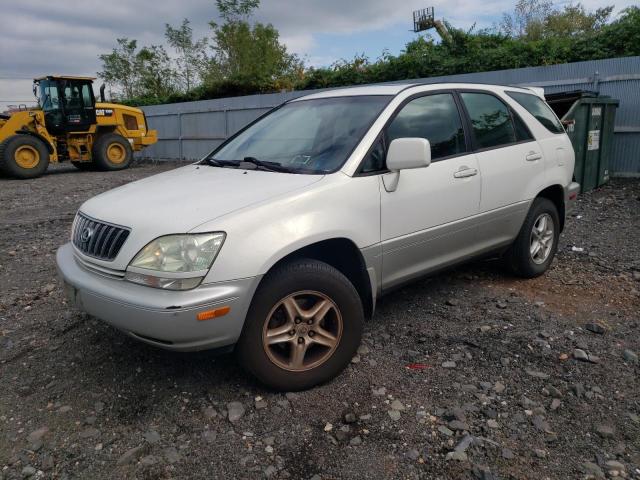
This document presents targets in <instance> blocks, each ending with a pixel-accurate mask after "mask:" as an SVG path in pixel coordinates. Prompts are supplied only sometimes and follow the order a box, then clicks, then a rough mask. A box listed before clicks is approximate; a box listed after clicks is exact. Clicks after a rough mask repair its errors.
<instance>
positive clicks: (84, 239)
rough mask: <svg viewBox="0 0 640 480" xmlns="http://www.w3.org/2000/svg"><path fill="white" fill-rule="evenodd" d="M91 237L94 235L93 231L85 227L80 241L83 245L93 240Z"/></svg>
mask: <svg viewBox="0 0 640 480" xmlns="http://www.w3.org/2000/svg"><path fill="white" fill-rule="evenodd" d="M91 235H93V229H92V228H90V227H84V228H83V229H82V233H81V234H80V240H81V241H82V243H86V242H88V241H89V240H90V239H91Z"/></svg>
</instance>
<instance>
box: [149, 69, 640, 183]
mask: <svg viewBox="0 0 640 480" xmlns="http://www.w3.org/2000/svg"><path fill="white" fill-rule="evenodd" d="M436 82H477V83H497V84H503V85H522V86H539V87H543V88H544V89H545V92H546V93H556V92H561V91H570V90H577V89H584V90H595V91H598V92H600V94H602V95H608V96H611V97H613V98H617V99H619V100H620V107H619V109H618V112H617V115H616V127H615V135H614V144H613V152H612V157H613V158H612V159H611V163H610V167H611V171H612V172H613V174H617V175H634V176H635V175H640V57H626V58H611V59H606V60H593V61H587V62H577V63H566V64H561V65H549V66H542V67H528V68H518V69H513V70H500V71H494V72H480V73H468V74H461V75H450V76H444V77H430V78H421V79H414V80H406V81H402V82H395V83H436ZM310 92H312V91H310V90H307V91H297V92H286V93H272V94H264V95H248V96H244V97H231V98H221V99H216V100H201V101H197V102H186V103H174V104H167V105H154V106H149V107H144V108H143V110H144V111H145V113H146V115H147V119H148V122H149V126H150V127H151V128H155V129H157V130H158V137H159V141H158V143H157V144H156V145H153V146H151V147H149V148H147V149H145V150H144V151H143V155H144V156H145V157H151V158H156V159H186V160H196V159H199V158H201V157H202V156H204V155H206V154H207V153H208V152H209V151H211V150H212V149H213V148H215V147H216V146H217V145H219V144H220V143H222V142H223V141H224V140H225V139H226V138H227V137H228V136H230V135H232V134H233V133H234V132H236V131H237V130H239V129H240V128H242V127H243V126H244V125H246V124H247V123H249V122H250V121H252V120H254V119H255V118H257V117H258V116H260V115H262V114H263V113H265V112H267V111H269V109H271V108H273V107H275V106H277V105H280V104H281V103H282V102H285V101H287V100H290V99H292V98H297V97H300V96H302V95H306V94H307V93H310Z"/></svg>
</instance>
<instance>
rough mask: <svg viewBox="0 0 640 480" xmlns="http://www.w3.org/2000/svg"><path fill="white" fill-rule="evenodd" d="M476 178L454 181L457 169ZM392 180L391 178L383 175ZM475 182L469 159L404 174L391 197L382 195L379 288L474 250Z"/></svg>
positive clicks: (473, 162) (474, 163) (474, 166)
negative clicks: (467, 170)
mask: <svg viewBox="0 0 640 480" xmlns="http://www.w3.org/2000/svg"><path fill="white" fill-rule="evenodd" d="M463 167H465V168H464V169H475V170H476V171H477V172H478V173H476V174H475V175H471V176H466V177H462V178H456V177H455V174H456V172H458V171H460V170H461V169H463ZM389 175H393V174H389ZM480 190H481V180H480V174H479V168H478V162H477V159H476V157H475V155H473V154H469V155H464V156H462V157H456V158H452V159H447V160H443V161H441V162H435V163H432V164H431V165H429V166H428V167H427V168H420V169H415V170H404V171H402V172H400V180H399V182H398V186H397V188H396V190H395V191H394V192H387V191H386V190H385V189H384V186H382V187H381V191H382V209H381V217H382V218H381V219H382V242H383V244H382V252H383V261H382V264H383V266H382V271H383V282H382V286H383V288H389V287H392V286H394V285H396V284H399V283H402V282H403V281H406V280H409V279H411V278H414V277H416V276H419V275H421V274H424V273H426V272H428V271H429V270H433V269H435V268H438V267H440V266H443V265H445V264H447V263H450V262H451V261H453V260H455V259H457V258H459V257H461V256H465V255H468V254H470V253H472V252H473V251H475V250H476V248H475V243H476V238H475V237H476V235H475V230H476V225H475V222H476V221H477V219H474V218H473V217H474V216H475V215H476V214H477V213H478V206H479V201H480Z"/></svg>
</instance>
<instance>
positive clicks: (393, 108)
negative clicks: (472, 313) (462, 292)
mask: <svg viewBox="0 0 640 480" xmlns="http://www.w3.org/2000/svg"><path fill="white" fill-rule="evenodd" d="M573 165H574V153H573V150H572V147H571V143H570V141H569V139H568V138H567V135H566V134H565V132H564V129H563V127H562V125H561V123H560V122H559V121H558V118H557V117H556V116H555V115H554V113H553V112H552V111H551V109H550V108H549V107H548V106H547V104H546V103H545V102H544V98H543V96H542V95H541V93H540V92H539V91H536V90H535V89H526V88H517V87H503V86H493V85H479V84H434V85H389V86H368V87H358V88H348V89H340V90H333V91H328V92H321V93H315V94H312V95H308V96H305V97H302V98H298V99H296V100H292V101H290V102H287V103H285V104H283V105H282V106H280V107H278V108H276V109H274V110H272V111H271V112H269V113H268V114H267V115H265V116H263V117H261V118H259V119H258V120H256V121H255V122H254V123H252V124H250V125H248V126H247V127H245V128H244V129H243V130H241V131H240V132H238V133H237V134H235V135H234V136H233V137H232V138H230V139H229V140H227V141H226V142H225V143H223V144H222V145H221V146H219V147H218V148H216V149H215V150H214V151H213V152H212V153H211V154H209V155H207V157H206V158H205V159H203V160H202V161H200V162H198V163H196V164H193V165H189V166H186V167H183V168H179V169H177V170H173V171H170V172H166V173H163V174H160V175H156V176H154V177H150V178H146V179H144V180H140V181H137V182H134V183H131V184H128V185H125V186H123V187H120V188H117V189H115V190H111V191H109V192H106V193H103V194H101V195H99V196H97V197H95V198H92V199H91V200H89V201H87V202H86V203H84V204H83V205H82V207H81V208H80V211H79V212H78V214H77V216H76V219H75V221H74V224H73V231H72V238H71V242H70V243H68V244H67V245H64V246H63V247H61V248H60V250H59V251H58V254H57V263H58V267H59V271H60V274H61V276H62V278H63V279H64V282H65V287H66V290H67V293H68V296H69V298H70V299H71V300H72V301H73V302H74V303H75V304H76V305H77V306H78V307H79V308H81V309H83V310H84V311H86V312H88V313H89V314H91V315H94V316H96V317H98V318H101V319H103V320H104V321H106V322H108V323H110V324H111V325H114V326H115V327H117V328H119V329H121V330H123V331H125V332H126V333H128V334H129V335H131V336H133V337H135V338H137V339H139V340H142V341H144V342H147V343H150V344H152V345H156V346H158V347H162V348H167V349H172V350H183V351H184V350H198V349H208V348H218V347H231V346H234V345H235V350H236V353H237V354H238V357H239V359H240V361H241V362H242V364H243V365H244V366H245V367H246V368H247V369H248V370H249V371H250V372H252V373H253V374H254V375H255V376H256V377H258V378H259V379H260V380H261V381H262V382H264V383H265V384H267V385H269V386H271V387H273V388H277V389H286V390H296V389H304V388H308V387H310V386H313V385H315V384H318V383H320V382H324V381H326V380H328V379H330V378H332V377H334V376H335V375H336V374H337V373H339V372H340V371H341V370H342V369H343V368H344V367H345V366H346V365H347V364H348V363H349V361H350V359H351V357H352V355H353V354H354V352H355V350H356V349H357V347H358V344H359V342H360V337H361V332H362V327H363V321H364V319H365V318H367V317H370V316H371V315H372V313H373V310H374V305H375V301H376V298H377V297H378V296H379V295H381V294H383V293H385V292H387V291H389V290H390V289H392V288H394V287H397V286H399V285H401V284H403V283H405V282H408V281H410V280H413V279H415V278H418V277H420V276H423V275H425V274H429V273H431V272H433V271H435V270H438V269H442V268H443V267H447V266H449V265H453V264H455V263H459V262H463V261H466V260H468V259H471V258H473V257H477V256H480V255H488V254H496V253H497V254H501V255H504V256H505V257H506V260H507V263H508V265H510V266H511V267H512V269H513V271H514V272H516V273H517V274H519V275H521V276H524V277H534V276H536V275H540V274H542V273H543V272H544V271H545V270H547V268H549V265H550V263H551V261H552V259H553V257H554V254H555V252H556V248H557V244H558V235H559V234H560V232H561V230H562V228H563V224H564V218H565V214H566V212H567V210H568V209H569V207H570V204H571V203H572V201H573V200H574V199H575V197H576V195H577V192H578V189H579V186H578V184H576V183H573V182H572V175H573Z"/></svg>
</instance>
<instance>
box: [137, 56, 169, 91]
mask: <svg viewBox="0 0 640 480" xmlns="http://www.w3.org/2000/svg"><path fill="white" fill-rule="evenodd" d="M136 68H137V72H138V75H139V76H138V86H139V91H138V95H137V96H142V97H151V98H154V99H156V100H162V99H164V98H166V97H168V96H169V95H171V94H172V93H175V91H176V83H175V80H176V72H175V70H174V69H173V67H172V65H171V60H170V59H169V55H168V54H167V52H166V50H165V49H164V47H162V46H161V45H151V46H150V47H144V48H142V49H141V50H140V51H139V52H138V54H137V55H136Z"/></svg>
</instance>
